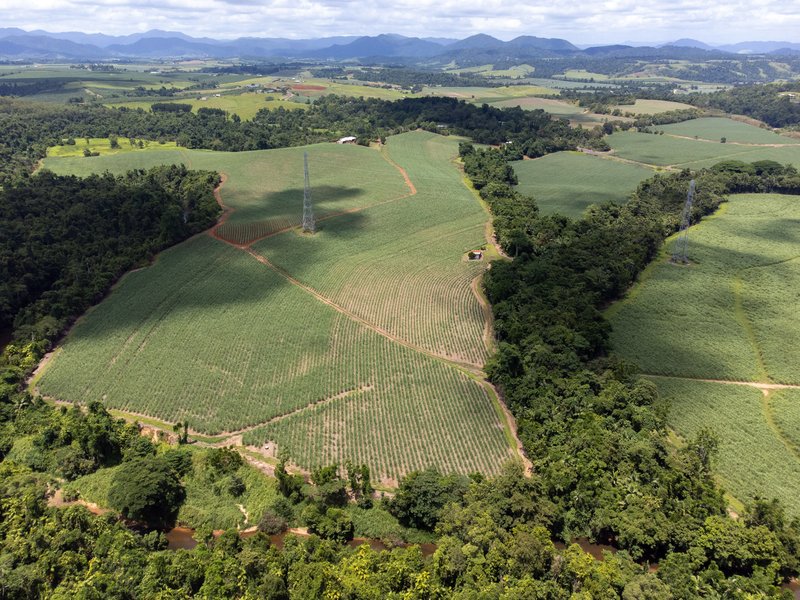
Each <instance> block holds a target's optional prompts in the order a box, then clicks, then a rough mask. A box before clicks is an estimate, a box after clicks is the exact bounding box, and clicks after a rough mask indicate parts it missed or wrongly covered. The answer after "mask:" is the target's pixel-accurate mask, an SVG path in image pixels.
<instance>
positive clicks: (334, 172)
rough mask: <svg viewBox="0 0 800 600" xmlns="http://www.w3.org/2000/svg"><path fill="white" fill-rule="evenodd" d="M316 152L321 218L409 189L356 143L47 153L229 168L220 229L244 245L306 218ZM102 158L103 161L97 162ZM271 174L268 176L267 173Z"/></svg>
mask: <svg viewBox="0 0 800 600" xmlns="http://www.w3.org/2000/svg"><path fill="white" fill-rule="evenodd" d="M304 152H307V153H308V154H309V162H310V164H311V165H312V166H311V173H312V175H311V176H312V182H313V183H314V208H315V211H316V215H317V217H318V218H325V217H327V216H330V215H331V214H336V213H340V212H343V211H347V210H352V209H354V208H359V207H364V206H367V205H370V204H375V203H379V202H383V201H385V200H387V199H392V198H396V197H398V196H403V195H405V194H407V193H408V188H407V187H406V185H405V183H404V182H403V178H402V176H401V175H400V173H398V172H397V170H396V169H395V168H394V167H393V166H392V165H391V164H389V163H388V162H387V161H386V160H385V159H384V158H382V157H381V155H380V154H379V153H378V152H376V151H374V150H371V149H368V148H364V147H362V146H356V145H339V144H315V145H313V146H307V147H305V148H283V149H279V150H271V151H269V152H263V151H253V152H238V153H232V152H212V151H208V150H184V149H175V150H162V151H159V150H157V149H154V150H152V151H151V152H147V153H139V152H136V153H132V154H127V155H117V156H110V157H91V158H86V157H83V156H81V157H78V158H69V159H46V160H45V162H44V166H45V167H46V168H48V169H50V170H52V171H54V172H56V173H59V174H60V173H64V174H66V173H74V174H77V175H87V174H89V173H92V172H96V171H98V170H100V171H102V170H105V169H107V170H109V171H111V172H112V173H122V172H125V171H127V170H128V169H133V168H136V169H143V168H148V167H152V166H154V165H158V164H168V163H183V164H185V165H186V166H188V167H190V168H195V169H208V170H212V171H220V172H222V173H225V174H226V175H227V176H228V177H229V180H228V182H227V183H226V184H225V188H224V190H225V197H224V200H225V202H226V203H227V202H228V201H229V199H230V201H231V202H232V204H231V205H230V206H231V207H233V208H234V209H235V210H234V212H233V213H232V214H231V215H230V218H229V219H228V220H227V222H226V223H225V224H224V225H222V226H221V227H220V228H219V230H218V233H219V234H220V235H221V236H223V237H224V238H225V239H227V240H229V241H232V242H234V243H237V244H241V243H245V242H248V241H251V240H253V239H256V238H258V237H262V236H264V235H268V234H270V233H274V232H276V231H279V230H281V229H285V228H287V227H293V226H295V225H298V224H299V218H300V216H301V215H300V214H299V213H298V209H297V207H298V202H302V196H303V153H304ZM98 158H102V162H97V161H98ZM267 174H268V175H267Z"/></svg>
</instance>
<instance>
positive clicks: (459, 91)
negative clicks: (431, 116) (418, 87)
mask: <svg viewBox="0 0 800 600" xmlns="http://www.w3.org/2000/svg"><path fill="white" fill-rule="evenodd" d="M422 93H423V95H426V96H447V97H449V98H458V99H460V100H466V101H467V102H475V103H483V102H486V103H490V104H491V103H493V102H500V101H502V100H509V99H513V98H523V97H525V96H557V95H558V94H559V91H558V90H556V89H553V88H548V87H542V86H536V85H510V86H503V87H492V88H486V87H446V86H431V87H425V88H423V90H422Z"/></svg>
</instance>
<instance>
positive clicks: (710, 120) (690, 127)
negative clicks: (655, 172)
mask: <svg viewBox="0 0 800 600" xmlns="http://www.w3.org/2000/svg"><path fill="white" fill-rule="evenodd" d="M637 102H638V100H637ZM655 128H656V129H658V130H663V131H664V133H665V134H667V135H680V136H687V137H694V136H697V137H698V138H700V139H701V140H702V139H705V140H711V141H714V142H718V141H719V140H720V139H721V138H723V137H724V138H726V140H727V143H729V144H730V143H731V142H737V143H743V144H800V139H797V138H791V137H787V136H785V135H780V134H777V133H775V132H773V131H772V130H769V129H762V128H760V127H755V126H753V125H748V124H747V123H742V122H741V121H734V120H733V119H725V118H721V117H706V118H702V119H692V120H690V121H683V122H682V123H673V124H671V125H658V126H656V127H655Z"/></svg>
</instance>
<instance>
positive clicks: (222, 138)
mask: <svg viewBox="0 0 800 600" xmlns="http://www.w3.org/2000/svg"><path fill="white" fill-rule="evenodd" d="M154 108H155V110H151V111H144V110H141V109H136V110H131V109H126V108H118V109H110V108H105V107H102V106H88V105H73V106H55V105H42V104H34V103H26V102H23V101H20V100H14V99H0V184H2V183H3V182H4V181H8V180H9V179H10V178H12V177H19V176H23V175H25V174H26V173H29V172H30V171H31V170H32V169H33V168H34V167H35V165H36V164H37V162H38V161H39V160H41V159H42V158H43V157H44V156H45V152H46V149H47V147H48V146H55V145H57V144H59V143H62V142H63V140H66V139H68V138H73V139H74V138H82V137H102V138H106V137H109V136H111V135H115V136H119V137H124V138H131V137H134V138H137V139H141V138H144V139H150V140H175V141H176V142H177V143H178V144H179V145H180V146H183V147H186V148H204V149H211V150H224V151H233V152H238V151H243V150H264V149H270V148H282V147H287V146H298V145H304V144H310V143H316V142H323V141H333V140H336V139H338V138H339V137H341V136H343V135H354V136H357V137H358V138H361V139H363V140H375V139H378V138H380V137H384V136H387V135H391V134H394V133H400V132H403V131H409V130H413V129H417V128H423V129H429V130H431V131H436V132H438V133H448V132H449V133H453V134H457V135H465V136H469V137H471V138H472V139H473V140H474V141H476V142H478V143H483V144H502V143H504V142H507V141H516V142H517V143H518V144H520V145H522V146H523V150H524V151H525V152H526V153H531V155H536V156H538V155H540V154H542V153H545V152H547V151H552V150H549V148H557V149H566V148H575V147H577V146H590V145H592V144H599V145H602V132H595V131H588V130H583V129H574V128H571V127H569V124H568V123H567V122H566V121H563V120H559V119H553V118H551V117H550V115H548V114H547V113H545V112H544V111H540V110H539V111H525V110H522V109H520V108H513V109H504V110H501V109H497V108H493V107H490V106H487V105H483V106H474V105H472V104H468V103H466V102H464V101H460V100H456V99H454V98H434V97H430V98H405V99H402V100H399V101H396V102H391V101H386V100H378V99H369V98H350V97H340V96H335V95H330V96H324V97H322V98H320V99H318V100H317V101H316V102H314V104H312V105H311V106H310V107H309V109H308V110H304V111H287V110H284V109H283V108H278V109H277V110H268V109H262V110H260V111H259V112H258V113H257V114H256V116H255V117H254V118H253V119H252V120H250V121H242V120H241V119H239V117H238V116H236V115H232V116H231V115H228V114H227V113H225V112H224V111H221V110H219V109H210V108H201V109H200V110H198V111H197V113H192V112H190V111H186V110H185V109H183V108H180V105H179V107H178V108H175V109H166V108H165V106H164V105H163V104H156V106H155V107H154Z"/></svg>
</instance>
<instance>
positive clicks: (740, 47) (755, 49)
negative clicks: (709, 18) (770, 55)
mask: <svg viewBox="0 0 800 600" xmlns="http://www.w3.org/2000/svg"><path fill="white" fill-rule="evenodd" d="M787 48H788V49H791V50H800V44H796V43H793V42H739V43H738V44H726V45H724V46H719V49H720V50H724V51H725V52H734V53H736V54H765V53H767V52H773V51H775V50H782V49H787Z"/></svg>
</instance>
